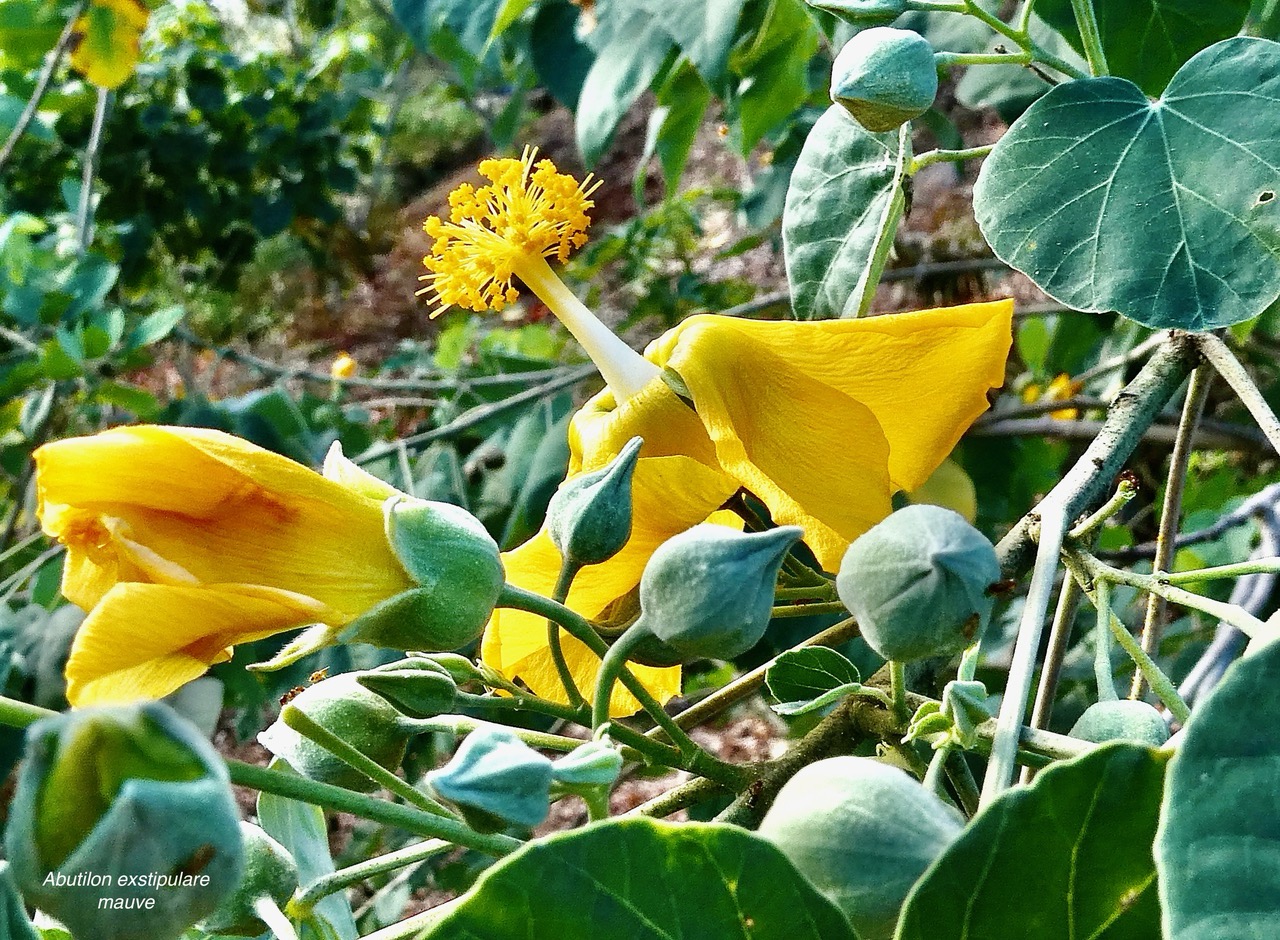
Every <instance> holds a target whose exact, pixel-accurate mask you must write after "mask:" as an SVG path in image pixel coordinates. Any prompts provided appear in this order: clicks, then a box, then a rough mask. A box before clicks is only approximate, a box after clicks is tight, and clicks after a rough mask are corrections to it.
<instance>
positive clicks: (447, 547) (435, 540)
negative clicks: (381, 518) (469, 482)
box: [341, 497, 505, 651]
mask: <svg viewBox="0 0 1280 940" xmlns="http://www.w3.org/2000/svg"><path fill="white" fill-rule="evenodd" d="M384 514H385V523H386V532H387V540H388V541H389V542H390V543H391V547H392V549H393V550H394V551H395V553H396V557H397V558H399V559H400V563H401V564H402V565H404V569H405V571H407V572H408V573H409V576H410V577H412V578H413V580H414V581H416V582H417V583H418V587H417V588H411V589H410V590H408V591H404V592H402V593H400V594H397V595H396V596H395V597H392V598H389V599H388V600H385V601H383V602H382V603H381V604H378V605H377V606H376V607H374V608H373V609H372V610H370V611H369V612H368V613H366V614H364V615H363V616H362V617H360V618H359V619H358V620H356V621H355V622H354V623H352V624H351V625H350V626H349V627H347V628H346V629H345V630H343V631H342V633H341V638H342V640H343V641H344V642H357V643H372V644H373V645H375V646H381V647H384V648H387V649H398V650H427V651H447V650H456V649H461V648H462V647H464V646H466V645H467V644H469V643H471V642H473V641H474V640H476V639H477V638H478V637H479V636H480V634H481V633H482V632H483V631H484V627H485V624H486V623H488V622H489V615H490V614H492V613H493V608H494V605H495V604H497V602H498V595H499V593H501V591H502V586H503V584H504V583H505V577H504V575H503V571H502V560H501V557H500V555H501V553H500V551H499V549H498V544H497V543H496V542H495V541H494V540H493V538H492V537H491V536H490V535H489V533H488V532H486V531H485V528H484V526H483V525H481V524H480V521H479V520H478V519H476V517H475V516H473V515H471V514H470V513H469V512H467V511H466V510H465V509H461V508H459V507H457V506H451V505H449V504H448V503H437V502H431V501H429V500H425V499H412V498H410V497H393V498H391V499H388V500H387V501H386V503H385V504H384Z"/></svg>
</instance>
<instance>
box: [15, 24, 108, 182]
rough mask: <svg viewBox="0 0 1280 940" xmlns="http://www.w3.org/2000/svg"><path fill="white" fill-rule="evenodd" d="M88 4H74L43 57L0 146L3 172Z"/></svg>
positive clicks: (42, 98)
mask: <svg viewBox="0 0 1280 940" xmlns="http://www.w3.org/2000/svg"><path fill="white" fill-rule="evenodd" d="M88 6H89V0H80V2H79V3H78V4H76V7H75V9H74V10H72V11H71V15H70V16H69V17H68V18H67V25H66V26H64V27H63V28H62V34H61V35H60V36H59V37H58V42H57V44H56V45H54V47H53V48H52V49H51V50H49V54H48V55H47V56H46V57H45V60H44V67H43V68H41V70H40V75H39V77H37V78H36V85H35V88H34V89H32V91H31V97H30V98H29V99H28V100H27V104H26V107H24V108H23V109H22V113H21V114H20V115H18V120H17V122H16V123H15V124H14V125H13V130H12V131H10V132H9V136H8V138H7V139H6V140H5V142H4V146H3V147H0V172H3V170H4V168H5V166H6V165H7V164H8V162H9V158H10V157H12V156H13V150H14V148H15V147H17V146H18V141H19V140H21V139H22V135H23V134H25V133H26V132H27V128H28V127H30V126H31V122H32V121H33V120H34V119H35V116H36V112H37V111H39V110H40V102H41V101H43V100H44V96H45V93H46V92H47V91H48V90H49V82H50V81H52V80H53V73H54V72H56V71H57V70H58V64H59V63H60V62H61V61H62V57H63V56H64V55H66V52H67V47H68V46H70V45H71V37H72V35H73V34H74V33H75V27H76V23H77V22H78V21H79V19H80V17H82V16H83V15H84V11H85V8H86V7H88Z"/></svg>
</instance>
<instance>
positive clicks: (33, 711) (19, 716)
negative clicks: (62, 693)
mask: <svg viewBox="0 0 1280 940" xmlns="http://www.w3.org/2000/svg"><path fill="white" fill-rule="evenodd" d="M57 714H58V712H55V711H52V710H51V709H48V708H41V707H40V706H39V705H31V704H29V703H28V702H19V701H18V700H17V699H13V698H4V697H3V696H0V725H7V726H8V727H10V728H27V727H30V726H31V725H33V724H35V723H36V722H37V721H39V720H40V719H41V718H53V717H54V716H55V715H57Z"/></svg>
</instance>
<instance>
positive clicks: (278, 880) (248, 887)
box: [200, 822, 298, 937]
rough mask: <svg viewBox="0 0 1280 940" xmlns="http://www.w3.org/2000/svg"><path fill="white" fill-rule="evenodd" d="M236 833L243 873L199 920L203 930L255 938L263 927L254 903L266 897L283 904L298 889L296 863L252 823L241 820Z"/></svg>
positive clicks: (264, 925) (281, 905) (283, 848)
mask: <svg viewBox="0 0 1280 940" xmlns="http://www.w3.org/2000/svg"><path fill="white" fill-rule="evenodd" d="M240 835H241V836H242V837H243V839H244V874H243V875H242V876H241V877H240V884H238V885H237V886H236V889H235V890H234V891H232V892H231V893H230V894H229V895H227V897H226V898H224V899H223V901H222V903H221V904H219V905H218V909H217V910H215V911H214V912H213V913H212V914H210V915H209V916H208V917H206V918H205V919H204V920H203V921H201V922H200V929H202V930H203V931H204V932H205V933H211V934H215V935H222V936H230V937H256V936H258V935H259V934H260V933H262V932H263V931H265V930H267V924H265V923H263V922H262V919H261V918H260V917H258V913H257V911H256V910H255V907H256V905H257V904H258V903H259V902H260V901H261V900H262V899H263V898H269V899H270V900H271V901H273V902H274V903H275V904H276V905H278V906H280V907H283V906H284V904H285V902H287V901H288V900H289V899H290V898H291V897H293V892H294V891H296V890H298V864H297V862H295V861H294V860H293V856H292V855H290V854H289V852H288V850H287V849H285V847H284V846H283V845H281V844H280V843H279V842H277V841H276V840H275V839H273V838H271V836H269V835H267V834H266V833H265V832H263V831H262V829H260V828H259V827H257V826H255V825H253V823H247V822H242V823H241V824H240Z"/></svg>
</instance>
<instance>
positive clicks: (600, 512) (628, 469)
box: [547, 437, 644, 565]
mask: <svg viewBox="0 0 1280 940" xmlns="http://www.w3.org/2000/svg"><path fill="white" fill-rule="evenodd" d="M643 445H644V441H643V440H641V439H640V438H638V437H633V438H632V439H631V440H629V441H628V442H627V444H626V446H625V447H623V448H622V450H621V451H620V452H619V453H618V456H617V457H615V458H614V459H613V460H611V461H610V462H609V463H608V464H607V465H605V466H604V467H601V468H600V469H599V470H594V471H592V472H591V473H581V474H579V475H578V476H576V477H573V478H571V479H569V480H566V481H565V482H564V483H563V484H561V486H560V488H559V489H558V490H556V493H555V495H554V496H552V497H551V502H550V503H548V504H547V534H548V535H550V536H551V541H552V542H553V543H555V546H556V548H558V549H560V554H562V555H563V556H564V557H565V558H566V559H568V560H569V561H570V562H572V563H574V564H577V565H598V564H600V563H602V562H605V561H608V560H609V559H610V558H612V557H613V556H614V555H616V554H617V553H618V552H620V551H621V550H622V547H623V546H624V545H626V544H627V540H628V539H629V538H631V477H632V475H633V474H634V473H635V469H636V461H637V460H638V459H639V457H640V448H641V447H642V446H643Z"/></svg>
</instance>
